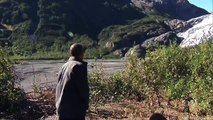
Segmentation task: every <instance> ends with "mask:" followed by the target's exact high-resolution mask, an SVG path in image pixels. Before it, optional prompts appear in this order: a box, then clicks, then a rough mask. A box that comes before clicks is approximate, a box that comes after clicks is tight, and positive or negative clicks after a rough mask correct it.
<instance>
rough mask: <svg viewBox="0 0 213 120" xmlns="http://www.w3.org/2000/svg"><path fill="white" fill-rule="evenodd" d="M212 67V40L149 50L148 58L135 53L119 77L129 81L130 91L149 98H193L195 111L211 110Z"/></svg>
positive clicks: (192, 102)
mask: <svg viewBox="0 0 213 120" xmlns="http://www.w3.org/2000/svg"><path fill="white" fill-rule="evenodd" d="M212 68H213V44H212V43H204V44H202V45H199V46H195V47H192V48H184V49H183V48H179V47H178V46H176V45H172V46H171V47H169V48H166V47H161V48H159V49H157V50H156V51H154V52H148V53H147V55H146V58H145V59H139V58H137V57H136V55H134V54H133V55H132V56H131V57H130V58H129V61H128V64H127V67H126V68H125V69H124V70H123V71H122V73H120V76H118V77H117V79H119V80H122V81H125V82H126V83H130V86H131V89H129V91H130V90H131V91H134V90H136V91H137V92H138V93H140V94H141V95H143V96H144V97H145V98H146V99H148V101H149V102H154V101H153V100H155V99H157V100H158V104H160V101H159V98H160V97H161V96H164V97H166V98H168V99H169V100H188V98H192V101H191V102H190V103H191V105H193V106H197V108H198V110H197V111H196V112H199V111H204V112H212V107H213V106H212V105H213V104H212V103H213V97H212V96H213V91H212V87H213V81H212V80H213V70H212ZM129 91H126V92H127V93H128V92H129ZM155 101H156V100H155Z"/></svg>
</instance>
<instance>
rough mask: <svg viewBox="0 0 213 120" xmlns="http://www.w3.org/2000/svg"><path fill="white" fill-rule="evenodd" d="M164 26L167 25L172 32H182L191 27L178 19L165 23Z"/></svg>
mask: <svg viewBox="0 0 213 120" xmlns="http://www.w3.org/2000/svg"><path fill="white" fill-rule="evenodd" d="M165 24H167V25H168V26H169V27H170V29H171V30H174V31H175V32H177V33H178V32H183V31H186V30H187V29H189V28H190V27H192V26H191V25H190V24H187V22H186V21H183V20H179V19H173V20H170V21H165Z"/></svg>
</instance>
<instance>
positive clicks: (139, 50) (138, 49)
mask: <svg viewBox="0 0 213 120" xmlns="http://www.w3.org/2000/svg"><path fill="white" fill-rule="evenodd" d="M133 54H135V55H136V56H137V57H140V58H144V57H145V54H146V49H145V48H144V47H142V46H141V45H136V46H134V47H133V48H131V49H129V50H128V52H127V53H126V54H125V57H129V56H131V55H133Z"/></svg>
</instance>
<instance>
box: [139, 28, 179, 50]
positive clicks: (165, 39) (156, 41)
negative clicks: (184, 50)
mask: <svg viewBox="0 0 213 120" xmlns="http://www.w3.org/2000/svg"><path fill="white" fill-rule="evenodd" d="M173 41H174V42H176V43H177V44H180V43H181V38H178V37H177V36H176V34H175V33H174V32H171V31H170V32H167V33H164V34H162V35H160V36H157V37H152V38H150V39H147V40H146V41H145V42H144V43H143V44H142V45H141V46H142V47H143V48H146V49H149V50H154V49H155V48H158V47H159V46H160V45H166V46H169V45H170V43H172V42H173Z"/></svg>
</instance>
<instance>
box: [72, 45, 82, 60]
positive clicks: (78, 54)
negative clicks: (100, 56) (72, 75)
mask: <svg viewBox="0 0 213 120" xmlns="http://www.w3.org/2000/svg"><path fill="white" fill-rule="evenodd" d="M70 55H71V56H73V57H75V58H77V59H79V60H83V57H84V47H83V46H82V45H81V44H78V43H74V44H72V45H71V46H70Z"/></svg>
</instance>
